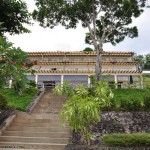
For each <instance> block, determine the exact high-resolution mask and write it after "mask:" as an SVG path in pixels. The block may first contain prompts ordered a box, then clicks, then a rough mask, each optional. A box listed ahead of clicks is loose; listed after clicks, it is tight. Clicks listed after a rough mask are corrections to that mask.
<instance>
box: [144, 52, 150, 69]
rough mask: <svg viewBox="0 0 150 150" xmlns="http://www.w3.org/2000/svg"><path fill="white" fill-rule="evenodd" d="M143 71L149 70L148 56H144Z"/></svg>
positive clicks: (149, 59) (149, 58) (149, 55)
mask: <svg viewBox="0 0 150 150" xmlns="http://www.w3.org/2000/svg"><path fill="white" fill-rule="evenodd" d="M144 69H148V70H150V54H147V55H145V63H144Z"/></svg>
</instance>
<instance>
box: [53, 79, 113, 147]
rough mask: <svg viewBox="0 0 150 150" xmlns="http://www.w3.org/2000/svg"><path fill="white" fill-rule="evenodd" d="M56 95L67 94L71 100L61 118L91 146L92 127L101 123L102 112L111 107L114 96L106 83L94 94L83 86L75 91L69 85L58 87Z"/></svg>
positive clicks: (96, 89) (99, 83)
mask: <svg viewBox="0 0 150 150" xmlns="http://www.w3.org/2000/svg"><path fill="white" fill-rule="evenodd" d="M54 92H55V93H56V94H59V95H61V94H65V95H67V96H68V98H69V100H68V101H67V103H66V104H65V105H64V106H63V108H62V111H61V116H62V118H63V120H65V121H66V122H67V123H68V125H69V126H71V128H72V129H73V130H75V131H79V132H80V134H81V136H82V138H83V139H84V143H85V144H87V145H90V141H91V138H92V135H91V134H90V132H91V129H92V127H93V126H94V125H95V124H96V123H98V122H99V121H100V110H101V108H102V107H105V106H109V105H110V99H111V98H112V97H113V94H112V92H111V90H110V88H109V87H108V85H107V83H105V82H102V81H101V82H98V83H97V85H96V86H95V87H94V88H93V93H92V94H91V93H90V92H89V91H88V88H85V87H83V85H80V84H79V85H77V87H76V88H75V89H74V90H73V89H72V88H71V86H69V84H68V83H67V84H66V83H65V84H64V85H57V86H56V87H55V89H54Z"/></svg>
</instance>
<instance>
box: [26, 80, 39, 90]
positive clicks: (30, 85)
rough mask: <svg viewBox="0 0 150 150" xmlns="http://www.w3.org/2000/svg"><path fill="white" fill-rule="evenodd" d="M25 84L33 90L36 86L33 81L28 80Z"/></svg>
mask: <svg viewBox="0 0 150 150" xmlns="http://www.w3.org/2000/svg"><path fill="white" fill-rule="evenodd" d="M27 84H28V85H29V87H34V88H35V87H36V86H37V85H36V82H35V81H33V80H29V81H28V83H27Z"/></svg>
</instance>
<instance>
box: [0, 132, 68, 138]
mask: <svg viewBox="0 0 150 150" xmlns="http://www.w3.org/2000/svg"><path fill="white" fill-rule="evenodd" d="M3 135H4V136H22V137H50V138H69V137H70V133H69V132H38V131H37V132H27V131H5V132H4V133H3Z"/></svg>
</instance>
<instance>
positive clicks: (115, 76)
mask: <svg viewBox="0 0 150 150" xmlns="http://www.w3.org/2000/svg"><path fill="white" fill-rule="evenodd" d="M114 78H115V84H117V82H118V81H117V75H116V74H115V75H114ZM116 89H117V85H116Z"/></svg>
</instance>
